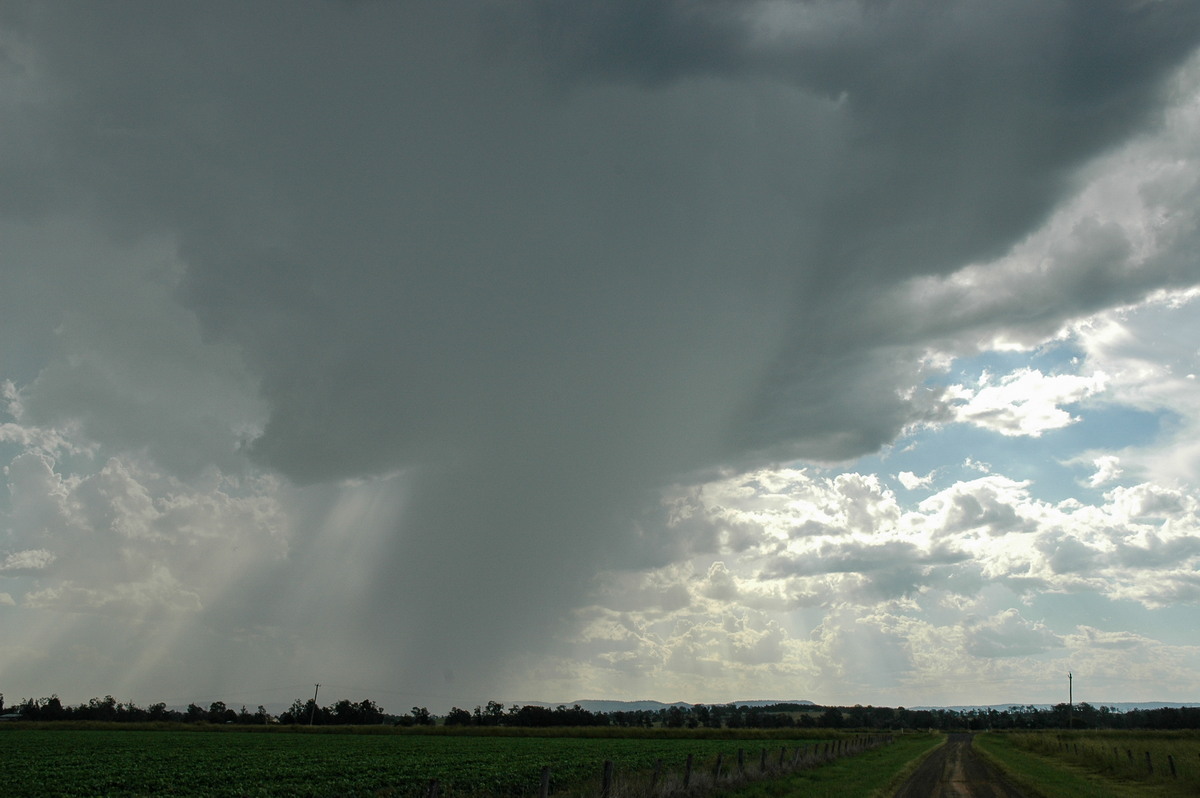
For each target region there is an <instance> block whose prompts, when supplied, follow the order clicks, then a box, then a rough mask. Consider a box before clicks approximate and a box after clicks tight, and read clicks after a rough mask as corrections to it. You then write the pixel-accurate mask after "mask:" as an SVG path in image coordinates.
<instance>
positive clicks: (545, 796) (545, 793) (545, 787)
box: [538, 765, 550, 798]
mask: <svg viewBox="0 0 1200 798" xmlns="http://www.w3.org/2000/svg"><path fill="white" fill-rule="evenodd" d="M538 796H539V798H549V796H550V766H549V765H546V766H545V767H544V768H542V783H541V786H540V787H539V788H538Z"/></svg>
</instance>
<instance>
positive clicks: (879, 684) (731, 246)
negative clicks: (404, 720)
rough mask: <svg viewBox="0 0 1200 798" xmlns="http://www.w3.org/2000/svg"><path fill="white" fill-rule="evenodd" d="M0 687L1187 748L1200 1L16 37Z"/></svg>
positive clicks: (77, 8)
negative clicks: (1159, 733) (946, 727)
mask: <svg viewBox="0 0 1200 798" xmlns="http://www.w3.org/2000/svg"><path fill="white" fill-rule="evenodd" d="M0 117H2V118H3V119H4V120H5V121H4V125H3V128H2V129H0V390H2V396H0V464H2V465H3V473H2V477H3V480H4V483H5V484H4V489H3V490H0V640H2V641H3V642H2V643H0V692H2V693H3V694H4V696H5V699H6V701H7V702H8V703H9V704H11V703H14V702H16V701H19V700H21V699H23V698H30V697H34V698H36V697H43V696H48V695H50V694H52V693H56V694H58V695H59V696H61V697H62V698H63V700H64V701H68V702H73V703H74V702H81V701H86V700H87V699H88V698H90V697H93V696H103V695H109V694H111V695H113V696H114V697H116V698H117V699H118V700H122V701H126V700H130V701H135V702H137V703H139V704H142V705H146V704H149V703H152V702H157V701H164V702H167V703H169V704H186V703H188V702H192V701H195V702H198V703H201V704H202V705H207V704H208V703H209V702H212V701H217V700H220V701H225V702H227V703H229V704H230V705H235V706H236V705H238V704H247V705H250V706H251V707H253V706H254V705H256V704H259V703H265V704H273V705H279V704H282V705H285V706H286V705H287V704H288V703H290V702H291V701H292V700H293V699H295V698H298V697H300V698H306V697H308V696H309V695H311V692H312V690H313V689H314V685H315V684H321V694H320V697H321V699H322V701H324V700H325V699H326V698H328V700H329V701H332V700H335V699H337V698H349V699H351V700H360V699H362V698H371V699H373V700H375V701H377V702H378V703H379V704H380V705H382V706H383V707H384V708H385V709H387V710H389V711H395V712H403V711H407V710H408V708H409V707H411V706H428V707H430V708H431V709H432V710H434V711H435V712H444V711H446V710H448V709H449V708H450V706H451V705H457V706H462V707H466V708H470V707H472V706H474V705H476V704H480V703H484V702H486V701H488V700H498V701H504V702H515V701H525V700H542V701H549V702H560V701H561V702H569V701H574V700H579V699H629V700H634V699H657V700H662V701H688V702H693V703H696V702H705V703H715V702H726V701H734V700H748V699H772V698H773V699H805V700H811V701H815V702H817V703H824V704H856V703H861V704H875V705H889V706H917V705H931V704H932V705H954V704H991V703H1004V702H1013V703H1057V702H1059V701H1065V700H1066V699H1067V695H1068V694H1067V687H1068V682H1067V674H1068V672H1071V673H1072V674H1073V687H1074V693H1073V695H1074V699H1075V700H1076V701H1090V702H1093V703H1102V702H1106V701H1111V702H1115V701H1152V700H1162V701H1198V700H1200V613H1198V612H1197V604H1198V603H1200V497H1198V493H1197V488H1198V486H1200V389H1198V387H1197V374H1198V373H1200V344H1198V343H1197V342H1200V255H1198V254H1197V253H1200V4H1197V3H1194V2H1190V0H1013V1H1012V2H1005V3H994V2H985V1H984V0H940V1H939V2H933V1H932V0H746V1H745V2H728V1H727V0H610V2H605V3H590V4H589V3H569V2H558V1H557V0H510V1H507V2H469V1H468V0H453V1H452V2H445V3H420V2H399V1H398V2H365V1H360V2H290V1H289V2H266V0H256V1H255V2H252V3H246V2H240V1H239V2H210V3H204V4H184V3H160V2H132V1H130V2H125V1H122V0H114V1H113V2H105V3H82V4H81V3H75V2H56V1H55V0H49V1H48V2H47V1H46V0H39V1H38V2H23V0H11V1H10V2H6V3H4V4H3V7H2V8H0Z"/></svg>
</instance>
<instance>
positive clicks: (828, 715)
mask: <svg viewBox="0 0 1200 798" xmlns="http://www.w3.org/2000/svg"><path fill="white" fill-rule="evenodd" d="M842 722H843V718H842V712H841V710H839V709H838V708H837V707H829V708H828V709H826V710H825V711H824V712H822V713H821V719H820V720H819V721H818V722H817V725H819V726H821V727H822V728H826V729H840V728H841V727H842Z"/></svg>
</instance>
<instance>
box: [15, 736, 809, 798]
mask: <svg viewBox="0 0 1200 798" xmlns="http://www.w3.org/2000/svg"><path fill="white" fill-rule="evenodd" d="M747 736H748V737H751V739H729V738H713V737H710V736H697V735H688V736H686V737H667V736H663V735H649V736H641V737H638V738H629V737H583V736H518V737H513V736H499V735H486V736H478V735H445V734H441V735H427V734H403V733H374V734H332V733H315V734H310V733H303V732H293V731H284V730H281V731H276V732H275V733H270V732H265V731H262V732H253V731H242V730H237V731H225V730H216V731H211V732H209V733H205V732H201V731H193V730H157V731H152V730H124V729H121V730H114V729H111V728H108V729H82V730H81V729H47V728H25V729H4V730H3V732H0V746H2V747H3V750H4V756H3V759H4V774H3V775H4V778H5V780H6V782H5V784H4V792H5V795H8V796H13V797H14V798H20V797H21V796H31V797H32V796H50V795H54V796H95V795H105V796H135V795H151V794H153V795H177V796H193V795H203V796H332V795H339V796H345V795H385V796H386V795H396V796H401V795H413V794H418V793H420V792H421V791H423V790H424V789H425V788H426V787H427V785H428V784H429V781H430V780H431V779H436V780H438V782H439V784H440V786H441V791H442V794H443V795H448V796H453V795H478V794H489V795H498V796H515V795H523V794H531V793H532V794H536V791H537V786H538V783H539V777H540V773H541V770H542V768H543V767H545V766H550V767H551V769H552V770H551V773H552V781H551V790H552V791H553V792H558V791H561V790H564V789H567V788H570V787H572V786H577V785H579V784H581V783H586V782H588V781H589V780H591V779H594V778H595V777H596V776H597V775H598V774H599V773H600V770H601V767H602V764H603V762H604V761H605V760H606V759H607V760H612V761H613V762H614V764H615V766H616V769H617V771H618V773H626V774H628V773H631V772H635V771H643V772H644V771H648V770H649V769H651V768H652V767H653V766H654V763H655V760H657V759H660V758H661V759H662V760H663V763H664V766H665V767H667V768H669V769H675V770H679V769H681V768H682V766H683V762H684V760H685V759H686V758H687V755H688V754H692V755H693V756H694V757H695V761H696V762H697V765H698V766H699V764H700V763H702V762H711V761H712V760H715V758H716V757H717V755H718V754H721V755H723V757H724V758H725V761H727V762H732V761H733V760H734V758H735V757H736V755H737V751H738V749H739V748H742V749H745V750H747V751H748V752H749V754H750V756H751V757H752V758H753V761H754V762H755V763H756V764H757V757H758V756H759V754H760V751H761V749H762V748H768V749H770V750H771V751H772V756H773V757H774V756H777V752H778V751H779V749H780V748H781V747H787V748H788V749H789V750H792V749H794V748H795V747H799V746H805V745H813V744H814V743H816V742H818V739H817V738H807V739H804V738H800V737H798V736H795V735H792V736H790V737H782V736H751V735H747ZM823 739H824V740H825V741H828V740H829V739H830V738H829V737H825V738H823Z"/></svg>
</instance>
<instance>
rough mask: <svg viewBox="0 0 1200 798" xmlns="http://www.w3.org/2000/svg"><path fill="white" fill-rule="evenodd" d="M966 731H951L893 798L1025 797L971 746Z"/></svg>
mask: <svg viewBox="0 0 1200 798" xmlns="http://www.w3.org/2000/svg"><path fill="white" fill-rule="evenodd" d="M971 740H972V737H971V735H969V734H951V735H950V739H949V740H947V741H946V744H945V745H943V746H942V747H941V748H939V749H937V750H936V751H934V752H933V753H932V754H931V755H930V756H929V758H928V759H926V760H925V761H924V762H923V763H922V764H921V767H920V768H918V770H917V772H916V773H914V774H913V775H912V778H910V779H909V780H908V781H906V782H905V783H904V784H903V786H901V787H900V789H899V790H898V791H897V792H896V796H895V798H1025V794H1024V793H1022V792H1021V791H1020V790H1018V789H1017V788H1016V787H1014V786H1012V784H1010V783H1009V782H1008V780H1007V779H1005V778H1004V776H1003V774H1001V773H1000V771H998V770H997V769H996V768H994V767H992V765H991V763H990V762H988V761H987V760H985V759H984V758H983V757H982V756H980V755H979V754H978V753H977V752H976V751H975V749H974V748H973V747H972V746H971Z"/></svg>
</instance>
